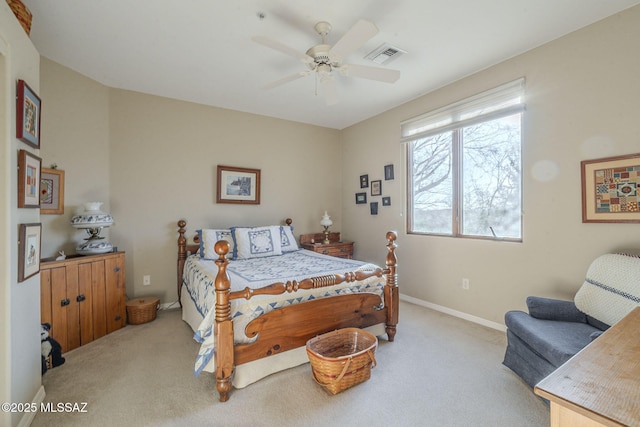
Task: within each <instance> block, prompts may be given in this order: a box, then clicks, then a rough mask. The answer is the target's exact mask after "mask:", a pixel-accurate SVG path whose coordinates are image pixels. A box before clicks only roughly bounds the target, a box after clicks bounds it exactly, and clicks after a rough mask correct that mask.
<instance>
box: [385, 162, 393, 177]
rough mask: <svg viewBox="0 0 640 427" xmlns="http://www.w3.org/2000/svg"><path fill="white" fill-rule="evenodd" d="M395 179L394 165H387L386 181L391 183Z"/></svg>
mask: <svg viewBox="0 0 640 427" xmlns="http://www.w3.org/2000/svg"><path fill="white" fill-rule="evenodd" d="M391 179H393V165H386V166H385V167H384V180H385V181H389V180H391Z"/></svg>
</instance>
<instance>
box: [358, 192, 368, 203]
mask: <svg viewBox="0 0 640 427" xmlns="http://www.w3.org/2000/svg"><path fill="white" fill-rule="evenodd" d="M366 203H367V193H366V192H362V193H356V205H362V204H366Z"/></svg>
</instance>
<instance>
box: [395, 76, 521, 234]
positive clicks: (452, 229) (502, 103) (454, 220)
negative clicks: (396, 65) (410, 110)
mask: <svg viewBox="0 0 640 427" xmlns="http://www.w3.org/2000/svg"><path fill="white" fill-rule="evenodd" d="M523 98H524V79H519V80H517V81H515V82H511V83H508V84H506V85H503V86H500V87H498V88H495V89H492V90H489V91H487V92H484V93H481V94H479V95H476V96H474V97H471V98H468V99H465V100H463V101H460V102H456V103H455V104H452V105H449V106H447V107H444V108H441V109H438V110H436V111H433V112H431V113H428V114H425V115H422V116H420V117H416V118H414V119H411V120H408V121H406V122H404V123H402V125H401V129H402V139H401V141H402V142H403V143H406V144H407V170H408V180H407V192H408V197H407V201H408V209H407V211H408V215H407V216H408V232H409V233H416V234H438V235H446V236H455V237H480V238H491V239H494V238H498V239H505V240H516V241H520V240H522V176H521V172H522V167H521V145H522V137H521V127H522V115H523V112H524V99H523Z"/></svg>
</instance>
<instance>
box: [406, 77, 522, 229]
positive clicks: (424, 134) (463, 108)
mask: <svg viewBox="0 0 640 427" xmlns="http://www.w3.org/2000/svg"><path fill="white" fill-rule="evenodd" d="M524 85H525V79H524V78H520V79H518V80H515V81H512V82H509V83H506V84H504V85H501V86H498V87H496V88H493V89H490V90H488V91H485V92H482V93H480V94H478V95H475V96H472V97H470V98H466V99H463V100H461V101H458V102H455V103H453V104H450V105H447V106H445V107H442V108H439V109H437V110H435V111H432V112H429V113H426V114H422V115H420V116H418V117H414V118H412V119H409V120H406V121H404V122H402V123H401V124H400V128H401V139H400V142H401V143H404V144H405V145H406V161H407V203H406V210H407V215H406V217H407V224H406V227H407V233H408V234H427V235H440V236H450V237H463V238H479V239H499V240H505V241H517V242H521V241H522V235H523V224H522V213H521V212H520V236H519V237H518V238H514V237H500V236H498V235H495V234H494V235H493V236H484V235H481V236H478V235H471V234H463V232H462V231H463V230H461V224H462V206H463V202H462V200H461V196H460V195H461V186H462V185H463V184H462V182H461V180H458V179H456V178H454V182H453V185H452V189H451V191H452V197H453V199H454V200H453V207H452V208H453V213H452V216H453V218H452V232H451V234H449V233H446V234H441V233H435V232H424V231H415V230H414V229H413V228H414V227H413V199H414V196H413V176H412V172H413V171H412V164H413V158H412V157H413V156H412V154H413V153H412V150H411V143H412V142H413V141H416V140H421V139H424V138H428V137H430V136H434V135H438V134H441V133H444V132H448V131H452V133H453V138H454V140H453V141H452V150H453V151H452V155H453V162H454V164H453V168H454V169H456V170H459V169H461V168H462V160H461V157H460V151H459V150H460V144H459V141H456V138H457V137H456V135H459V132H461V131H462V130H463V129H464V128H465V127H469V126H472V125H475V124H478V123H483V122H488V121H491V120H496V119H499V118H502V117H508V116H511V115H514V114H518V113H520V114H521V121H520V130H521V131H522V128H523V123H522V122H523V114H522V113H524V111H525V103H524ZM521 135H522V134H521ZM522 146H523V142H522V136H521V141H520V148H521V150H522ZM521 153H522V151H521ZM521 159H522V157H521ZM520 163H521V164H520V197H521V200H520V206H522V192H523V185H522V160H521V162H520Z"/></svg>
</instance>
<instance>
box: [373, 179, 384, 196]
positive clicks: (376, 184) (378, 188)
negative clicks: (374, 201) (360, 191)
mask: <svg viewBox="0 0 640 427" xmlns="http://www.w3.org/2000/svg"><path fill="white" fill-rule="evenodd" d="M381 194H382V180H380V179H378V180H377V181H371V195H372V196H379V195H381Z"/></svg>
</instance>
